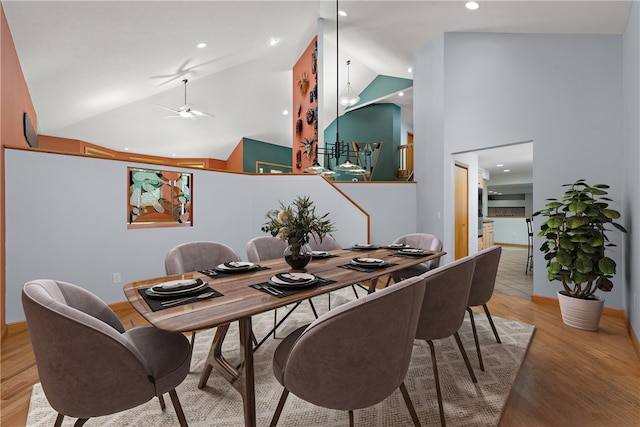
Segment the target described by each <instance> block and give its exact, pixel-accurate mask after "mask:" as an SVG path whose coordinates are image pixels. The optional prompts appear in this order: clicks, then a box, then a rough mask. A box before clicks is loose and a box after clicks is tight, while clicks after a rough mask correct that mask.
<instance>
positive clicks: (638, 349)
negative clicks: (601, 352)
mask: <svg viewBox="0 0 640 427" xmlns="http://www.w3.org/2000/svg"><path fill="white" fill-rule="evenodd" d="M627 325H628V326H627V328H628V329H629V337H631V343H632V344H633V349H634V350H635V351H636V356H638V359H639V360H640V342H639V341H638V336H637V335H636V333H635V331H634V330H633V328H632V327H631V323H627Z"/></svg>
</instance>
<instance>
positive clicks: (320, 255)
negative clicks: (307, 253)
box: [311, 251, 330, 258]
mask: <svg viewBox="0 0 640 427" xmlns="http://www.w3.org/2000/svg"><path fill="white" fill-rule="evenodd" d="M329 255H330V254H329V252H326V251H311V256H312V257H314V258H326V257H328V256H329Z"/></svg>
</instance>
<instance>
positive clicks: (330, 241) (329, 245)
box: [309, 235, 342, 251]
mask: <svg viewBox="0 0 640 427" xmlns="http://www.w3.org/2000/svg"><path fill="white" fill-rule="evenodd" d="M309 246H311V250H314V251H332V250H335V249H342V245H340V243H338V241H337V240H336V239H335V238H334V237H333V236H329V235H327V236H324V238H323V239H322V242H320V238H319V237H317V236H313V235H312V236H310V237H309Z"/></svg>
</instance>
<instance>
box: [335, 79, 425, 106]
mask: <svg viewBox="0 0 640 427" xmlns="http://www.w3.org/2000/svg"><path fill="white" fill-rule="evenodd" d="M411 87H413V80H411V79H403V78H400V77H391V76H382V75H379V76H376V78H375V79H373V81H372V82H371V83H369V84H368V85H367V87H366V88H364V89H363V90H362V92H360V94H359V95H360V101H358V102H357V103H355V104H354V105H352V106H350V107H347V108H345V111H350V110H355V109H357V108H358V107H359V106H360V105H364V104H367V103H369V102H372V101H376V100H379V99H380V98H382V97H384V96H387V95H389V94H392V93H396V92H399V91H401V90H405V89H408V88H411Z"/></svg>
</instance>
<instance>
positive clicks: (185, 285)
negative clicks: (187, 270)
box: [145, 279, 209, 297]
mask: <svg viewBox="0 0 640 427" xmlns="http://www.w3.org/2000/svg"><path fill="white" fill-rule="evenodd" d="M208 285H209V284H208V283H207V282H205V281H203V280H200V279H198V280H184V279H182V280H170V281H168V282H164V283H160V284H157V285H154V286H152V287H150V288H149V289H147V290H146V291H145V292H146V293H147V295H151V296H156V297H163V296H176V295H188V294H190V293H193V292H197V291H199V290H200V289H202V288H204V287H205V286H208Z"/></svg>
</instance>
